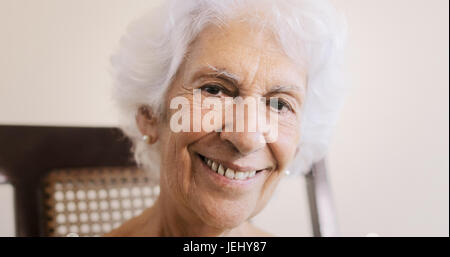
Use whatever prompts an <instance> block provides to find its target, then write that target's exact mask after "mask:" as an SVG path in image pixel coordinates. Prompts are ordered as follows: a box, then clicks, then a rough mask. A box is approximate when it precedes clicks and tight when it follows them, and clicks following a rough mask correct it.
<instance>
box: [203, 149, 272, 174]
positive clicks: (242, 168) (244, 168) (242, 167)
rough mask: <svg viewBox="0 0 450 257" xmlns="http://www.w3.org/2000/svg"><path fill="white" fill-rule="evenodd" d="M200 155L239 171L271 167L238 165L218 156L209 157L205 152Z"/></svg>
mask: <svg viewBox="0 0 450 257" xmlns="http://www.w3.org/2000/svg"><path fill="white" fill-rule="evenodd" d="M199 155H200V156H203V157H206V158H208V159H210V160H211V161H214V162H217V163H219V164H222V165H223V166H225V167H227V168H230V169H232V170H234V171H238V172H247V171H254V170H256V171H261V170H265V169H268V168H269V167H266V168H256V167H254V166H242V165H238V164H235V163H232V162H229V161H225V160H219V159H216V158H213V157H209V156H206V155H203V154H200V153H199Z"/></svg>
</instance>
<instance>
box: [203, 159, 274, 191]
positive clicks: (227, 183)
mask: <svg viewBox="0 0 450 257" xmlns="http://www.w3.org/2000/svg"><path fill="white" fill-rule="evenodd" d="M196 159H197V161H198V162H199V163H200V167H201V169H202V170H203V171H204V173H205V174H206V175H207V176H208V177H210V178H211V180H212V181H213V182H214V183H216V184H218V185H219V186H221V187H250V186H251V185H252V184H254V183H255V182H256V181H257V180H258V179H259V177H261V175H262V173H264V172H265V171H260V172H258V173H256V175H255V176H254V177H251V178H247V179H244V180H238V179H230V178H227V177H225V176H222V175H220V174H219V173H217V172H215V171H213V170H212V169H211V168H210V167H208V165H206V163H204V162H203V160H202V159H201V157H200V156H199V155H198V154H196Z"/></svg>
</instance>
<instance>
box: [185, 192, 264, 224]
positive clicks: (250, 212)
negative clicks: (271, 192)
mask: <svg viewBox="0 0 450 257" xmlns="http://www.w3.org/2000/svg"><path fill="white" fill-rule="evenodd" d="M205 193H206V192H205ZM206 194H207V193H206ZM242 197H243V198H242V199H239V200H238V199H232V200H230V199H226V197H224V198H222V197H217V196H215V197H214V196H211V195H207V196H204V197H199V198H196V200H198V201H197V202H196V203H195V204H193V205H194V206H197V208H195V212H196V213H197V215H198V216H199V217H200V219H201V220H202V221H203V222H204V223H205V224H208V225H209V226H212V227H215V228H221V229H232V228H236V227H238V226H239V225H241V224H242V223H244V222H246V221H247V220H248V219H249V218H251V217H253V216H254V215H255V213H254V210H255V207H256V205H257V204H256V201H255V200H254V199H249V198H253V197H250V196H242Z"/></svg>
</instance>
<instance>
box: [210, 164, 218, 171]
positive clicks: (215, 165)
mask: <svg viewBox="0 0 450 257" xmlns="http://www.w3.org/2000/svg"><path fill="white" fill-rule="evenodd" d="M217 166H218V165H217V162H212V165H211V169H212V170H213V171H217V168H218V167H217Z"/></svg>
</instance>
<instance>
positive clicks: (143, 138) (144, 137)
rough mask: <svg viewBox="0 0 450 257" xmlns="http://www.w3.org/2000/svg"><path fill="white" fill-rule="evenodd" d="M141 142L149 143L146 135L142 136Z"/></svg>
mask: <svg viewBox="0 0 450 257" xmlns="http://www.w3.org/2000/svg"><path fill="white" fill-rule="evenodd" d="M142 141H144V142H145V143H147V144H148V143H149V142H150V137H149V136H147V135H143V136H142Z"/></svg>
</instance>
